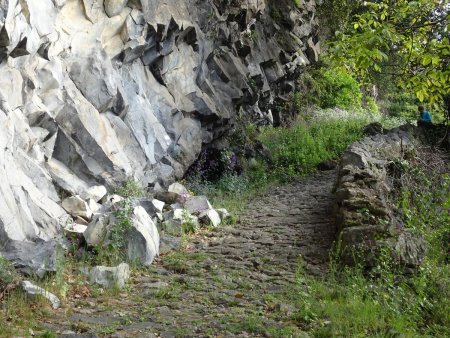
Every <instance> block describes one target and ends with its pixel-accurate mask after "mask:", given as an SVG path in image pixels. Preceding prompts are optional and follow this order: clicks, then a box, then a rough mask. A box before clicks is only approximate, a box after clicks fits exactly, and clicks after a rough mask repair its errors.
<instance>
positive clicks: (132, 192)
mask: <svg viewBox="0 0 450 338" xmlns="http://www.w3.org/2000/svg"><path fill="white" fill-rule="evenodd" d="M115 193H116V194H117V195H119V196H122V197H143V196H145V191H144V189H143V188H142V187H141V186H140V185H139V183H138V182H137V181H136V180H135V179H133V178H130V179H128V180H126V181H125V182H123V183H122V185H121V186H120V187H118V188H117V189H116V190H115Z"/></svg>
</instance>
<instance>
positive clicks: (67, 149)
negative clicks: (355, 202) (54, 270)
mask: <svg viewBox="0 0 450 338" xmlns="http://www.w3.org/2000/svg"><path fill="white" fill-rule="evenodd" d="M314 10H315V3H314V0H310V1H302V2H301V5H300V6H299V8H297V7H295V5H294V2H293V1H290V0H280V1H278V2H277V3H276V4H273V2H271V1H268V0H247V1H234V0H228V1H225V0H222V1H219V0H211V1H206V0H204V1H202V0H183V1H180V0H166V1H164V2H163V1H158V0H128V1H127V0H39V1H36V0H0V62H1V64H0V180H1V184H0V248H2V247H3V249H0V251H3V252H5V251H8V250H9V251H11V250H12V249H11V250H10V249H7V248H9V247H12V248H13V249H14V250H15V251H18V252H19V251H20V252H22V253H24V252H25V253H24V255H25V258H27V259H28V258H29V256H28V255H27V254H26V253H27V252H30V253H32V252H33V251H34V249H33V248H31V249H30V248H29V245H28V244H30V243H35V244H36V243H41V242H48V241H51V240H53V239H54V238H56V237H57V235H58V233H59V227H60V225H61V224H64V223H65V222H67V221H66V220H67V214H66V211H65V210H64V209H63V208H62V207H61V206H60V205H61V203H60V202H61V201H60V194H59V192H61V191H65V192H68V193H69V194H70V195H80V196H83V195H86V192H87V191H88V190H89V189H90V188H91V187H93V186H100V185H104V186H106V187H107V188H108V189H110V188H112V187H114V186H116V185H117V184H119V183H120V182H122V181H124V180H125V179H127V178H129V177H134V178H135V179H137V180H138V181H139V182H140V184H141V185H142V186H148V185H149V186H153V185H154V184H156V183H159V184H160V185H167V184H168V183H170V182H172V181H174V180H175V179H177V178H179V177H181V176H182V175H183V174H184V172H185V170H186V168H188V167H189V165H191V164H192V163H193V161H194V160H195V159H196V157H197V155H198V154H199V152H200V150H201V147H202V145H204V144H208V143H211V142H213V141H214V140H216V139H218V138H220V136H221V135H223V133H224V132H225V131H226V130H227V129H229V128H230V127H231V126H232V124H233V123H234V119H235V117H236V115H237V114H238V113H241V114H247V115H248V116H251V117H252V118H254V119H255V120H260V121H269V122H271V121H273V119H274V117H275V119H279V118H280V116H279V113H278V112H277V111H276V107H277V106H278V105H279V102H280V101H283V100H285V99H286V97H285V96H286V93H287V92H289V91H291V90H292V89H293V86H294V81H293V80H294V79H295V77H296V75H297V74H298V73H299V72H300V71H301V69H302V67H303V66H304V65H306V64H308V63H310V62H313V61H315V60H316V59H317V56H318V52H319V48H318V42H317V41H316V39H315V37H314V36H315V32H316V30H317V28H318V27H317V26H318V24H317V22H316V20H315V14H314ZM21 243H27V246H26V248H25V247H22V245H21ZM36 245H37V244H36ZM5 248H6V249H5ZM24 250H25V251H24ZM25 258H24V259H25Z"/></svg>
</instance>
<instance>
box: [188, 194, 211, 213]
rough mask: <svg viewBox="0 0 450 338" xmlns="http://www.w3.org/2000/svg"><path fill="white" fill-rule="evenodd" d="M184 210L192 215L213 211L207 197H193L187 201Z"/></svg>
mask: <svg viewBox="0 0 450 338" xmlns="http://www.w3.org/2000/svg"><path fill="white" fill-rule="evenodd" d="M184 208H185V209H186V210H187V211H189V213H191V214H200V213H202V212H204V211H207V210H210V209H212V205H211V203H209V201H208V198H207V197H206V196H191V197H188V198H187V199H186V203H185V204H184Z"/></svg>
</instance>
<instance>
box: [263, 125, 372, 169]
mask: <svg viewBox="0 0 450 338" xmlns="http://www.w3.org/2000/svg"><path fill="white" fill-rule="evenodd" d="M365 124H367V119H365V118H351V119H345V120H342V119H326V120H325V119H322V120H314V121H311V122H305V121H300V122H297V123H296V124H295V125H294V126H293V127H291V128H288V129H276V128H267V129H265V130H264V131H263V132H262V133H261V135H260V136H259V138H260V140H261V141H262V142H263V143H264V144H265V145H266V146H267V147H268V148H269V149H270V151H271V152H272V154H273V157H274V165H273V173H272V175H275V176H276V177H278V178H287V177H292V176H295V175H303V174H308V173H311V172H313V171H314V170H315V169H316V167H317V165H318V164H319V163H320V162H322V161H324V160H328V159H337V158H338V157H339V155H340V154H341V153H342V151H343V150H344V149H345V148H346V147H347V146H348V145H349V144H351V143H353V142H355V141H357V140H358V139H360V138H361V137H362V127H363V126H364V125H365Z"/></svg>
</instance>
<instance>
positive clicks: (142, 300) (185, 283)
mask: <svg viewBox="0 0 450 338" xmlns="http://www.w3.org/2000/svg"><path fill="white" fill-rule="evenodd" d="M334 180H335V172H334V171H328V172H322V173H318V174H316V175H315V176H311V177H308V178H303V179H301V180H299V181H298V182H295V183H291V184H289V185H286V186H282V187H279V188H276V189H274V190H272V191H271V192H270V193H268V194H265V195H263V196H260V197H258V198H257V199H256V200H255V201H253V202H252V203H251V205H250V206H249V208H248V209H247V211H246V212H244V214H243V215H242V216H241V218H240V222H239V223H238V224H236V225H233V226H227V227H222V228H219V229H218V230H217V231H214V232H210V233H206V234H200V235H198V236H196V237H195V238H193V239H190V240H189V241H188V243H187V246H186V249H185V251H183V252H182V253H175V254H169V255H168V256H166V257H161V258H160V259H159V261H158V262H156V264H155V265H154V266H152V267H151V268H150V269H149V270H148V271H146V272H145V273H140V274H138V275H135V276H133V278H132V282H131V286H130V287H129V289H127V290H125V291H122V292H120V293H117V294H116V295H115V296H111V295H96V297H93V296H90V297H85V298H83V297H81V298H80V299H78V300H76V301H74V303H73V304H71V305H72V306H73V307H74V308H73V310H71V311H65V310H64V309H63V310H61V311H60V312H58V315H57V316H56V317H54V319H53V320H49V321H47V325H48V326H50V327H52V328H57V329H59V330H72V331H77V332H95V333H97V335H98V336H107V337H261V336H280V337H283V336H301V334H302V332H301V328H296V326H295V322H293V321H292V320H291V318H292V316H293V315H295V306H293V305H292V304H289V303H284V302H282V301H279V299H280V298H278V297H277V295H279V294H282V293H284V294H286V293H289V292H295V291H294V290H295V275H296V271H297V269H298V266H299V257H300V256H301V257H302V258H303V262H304V268H305V270H306V272H308V273H312V274H323V273H325V272H326V269H327V264H328V251H329V249H330V247H331V245H332V242H333V240H334V236H335V227H334V221H333V219H332V208H333V197H332V194H331V190H332V186H333V183H334Z"/></svg>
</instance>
